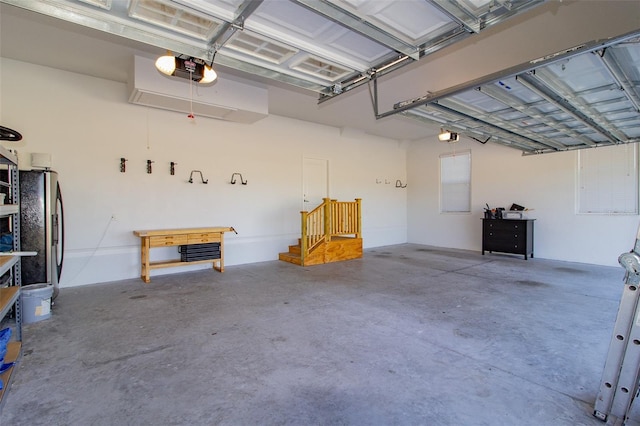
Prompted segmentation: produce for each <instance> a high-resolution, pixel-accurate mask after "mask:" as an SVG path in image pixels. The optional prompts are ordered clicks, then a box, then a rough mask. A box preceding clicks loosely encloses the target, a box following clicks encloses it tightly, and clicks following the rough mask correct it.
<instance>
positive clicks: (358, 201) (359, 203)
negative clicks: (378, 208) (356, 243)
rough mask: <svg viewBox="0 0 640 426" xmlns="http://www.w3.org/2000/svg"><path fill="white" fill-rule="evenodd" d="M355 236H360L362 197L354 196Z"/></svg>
mask: <svg viewBox="0 0 640 426" xmlns="http://www.w3.org/2000/svg"><path fill="white" fill-rule="evenodd" d="M356 211H357V216H356V217H357V220H356V238H362V198H356Z"/></svg>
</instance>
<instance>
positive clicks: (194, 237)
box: [187, 232, 220, 244]
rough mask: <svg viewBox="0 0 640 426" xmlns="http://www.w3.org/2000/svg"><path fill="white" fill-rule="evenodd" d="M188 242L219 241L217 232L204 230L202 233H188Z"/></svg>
mask: <svg viewBox="0 0 640 426" xmlns="http://www.w3.org/2000/svg"><path fill="white" fill-rule="evenodd" d="M187 241H188V244H204V243H219V242H220V233H219V232H205V233H202V234H189V238H188V239H187Z"/></svg>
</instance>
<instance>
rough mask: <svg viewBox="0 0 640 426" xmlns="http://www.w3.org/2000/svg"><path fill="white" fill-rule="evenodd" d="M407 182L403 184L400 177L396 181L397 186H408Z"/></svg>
mask: <svg viewBox="0 0 640 426" xmlns="http://www.w3.org/2000/svg"><path fill="white" fill-rule="evenodd" d="M406 187H407V184H406V183H405V184H404V185H403V184H402V181H401V180H400V179H398V180H397V181H396V188H406Z"/></svg>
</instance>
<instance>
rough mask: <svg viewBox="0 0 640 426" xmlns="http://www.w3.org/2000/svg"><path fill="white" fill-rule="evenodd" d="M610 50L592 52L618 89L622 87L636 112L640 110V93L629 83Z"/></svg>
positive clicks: (627, 77) (629, 80)
mask: <svg viewBox="0 0 640 426" xmlns="http://www.w3.org/2000/svg"><path fill="white" fill-rule="evenodd" d="M610 50H611V49H603V50H601V51H600V52H594V54H595V55H596V56H597V57H598V58H600V60H601V61H602V64H603V65H604V68H605V69H606V70H607V72H608V73H609V75H611V78H613V79H614V80H615V81H616V83H617V84H618V86H619V87H620V89H622V91H623V92H624V95H625V96H626V97H627V99H629V102H631V103H632V104H633V107H634V108H635V110H636V112H640V94H639V93H638V90H637V89H636V87H635V86H634V85H633V84H632V83H631V79H630V78H629V76H628V75H626V74H625V72H624V71H623V70H622V67H621V66H620V64H619V63H618V61H617V60H616V58H615V57H614V56H613V55H612V54H611V53H610Z"/></svg>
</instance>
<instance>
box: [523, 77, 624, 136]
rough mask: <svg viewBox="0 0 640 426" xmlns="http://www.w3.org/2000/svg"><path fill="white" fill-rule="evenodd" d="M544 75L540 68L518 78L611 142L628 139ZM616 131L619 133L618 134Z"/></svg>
mask: <svg viewBox="0 0 640 426" xmlns="http://www.w3.org/2000/svg"><path fill="white" fill-rule="evenodd" d="M543 75H544V73H543V72H542V70H538V71H537V72H530V73H525V74H521V75H518V76H517V77H516V78H517V80H518V82H519V83H520V84H522V85H523V86H525V87H526V88H527V89H529V90H531V91H532V92H534V93H535V94H537V95H538V96H540V97H542V98H544V99H546V100H547V101H549V102H551V103H552V104H553V105H555V106H557V107H558V108H560V109H561V110H562V111H564V112H566V113H567V114H570V115H572V116H573V117H575V118H576V119H577V120H580V121H581V122H583V123H584V124H585V125H587V126H588V127H590V128H591V129H593V130H595V131H596V132H598V133H600V134H601V135H602V136H604V138H605V139H607V140H608V141H609V142H611V143H622V142H624V141H625V140H626V137H625V136H622V137H620V134H619V132H616V131H615V130H613V131H610V130H609V129H607V128H605V127H604V126H602V125H600V124H599V123H598V122H597V121H596V120H594V119H593V118H591V117H590V116H589V115H591V116H597V115H598V114H597V113H595V114H594V111H589V115H587V114H586V113H585V112H583V111H582V110H581V108H580V106H579V105H577V102H576V101H575V100H574V99H571V98H572V96H571V94H569V93H561V92H559V90H558V89H557V88H554V87H552V85H551V84H550V82H549V79H548V78H545V77H543ZM572 101H573V102H572ZM615 133H618V134H617V135H616V134H615Z"/></svg>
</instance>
